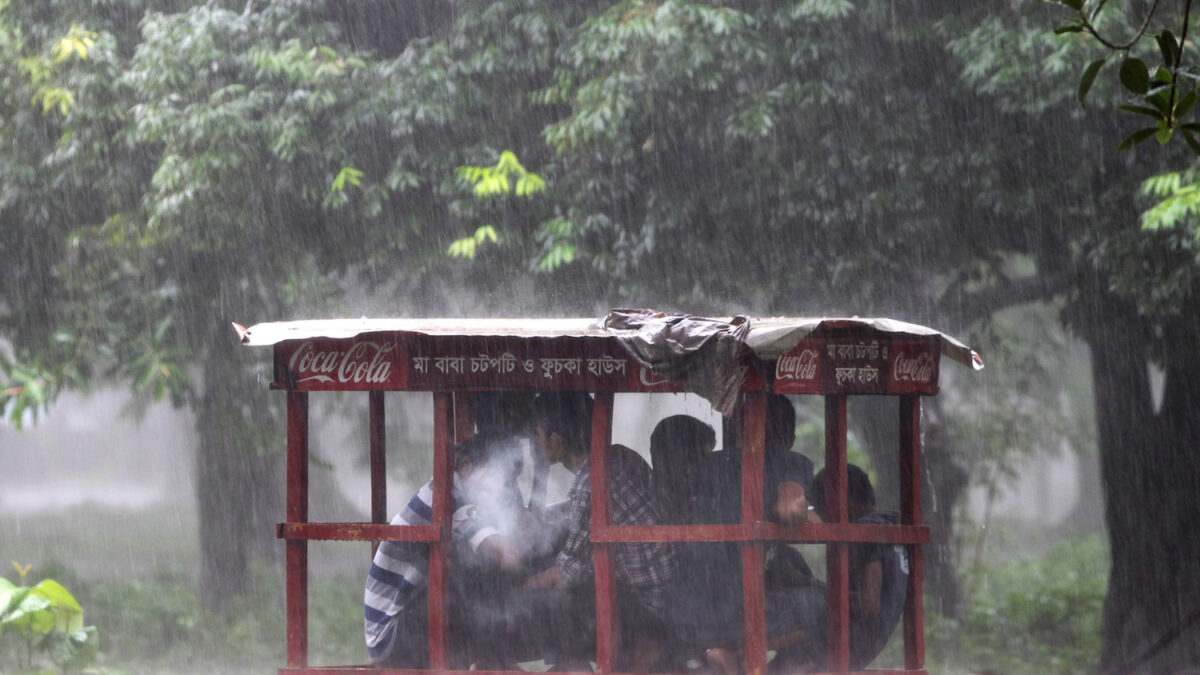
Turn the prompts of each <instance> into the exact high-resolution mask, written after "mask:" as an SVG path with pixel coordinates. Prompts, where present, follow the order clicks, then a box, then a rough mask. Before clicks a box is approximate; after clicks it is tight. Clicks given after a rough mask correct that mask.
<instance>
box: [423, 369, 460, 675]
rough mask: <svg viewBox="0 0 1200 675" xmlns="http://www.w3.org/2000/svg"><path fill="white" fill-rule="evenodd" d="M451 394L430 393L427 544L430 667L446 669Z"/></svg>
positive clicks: (451, 453) (451, 485)
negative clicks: (431, 534) (432, 538)
mask: <svg viewBox="0 0 1200 675" xmlns="http://www.w3.org/2000/svg"><path fill="white" fill-rule="evenodd" d="M451 404H452V401H451V395H450V394H449V393H446V392H434V394H433V519H432V523H431V524H432V526H433V528H434V529H436V530H437V532H438V541H437V542H435V543H431V544H430V545H429V668H430V669H431V670H445V669H446V668H447V662H446V638H447V634H448V633H449V630H448V618H449V613H448V609H447V607H446V604H447V602H446V595H447V584H446V557H447V553H448V552H449V550H450V545H451V543H450V533H451V526H452V524H453V520H452V514H453V510H454V498H453V495H452V494H451V491H452V490H453V485H454V483H453V481H454V447H453V444H452V443H451V440H450V434H451V433H452V431H453V429H452V427H451V424H452V422H453V421H452V419H451V416H452V414H453V411H452V410H451V407H452V405H451Z"/></svg>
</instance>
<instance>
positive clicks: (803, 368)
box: [775, 349, 821, 381]
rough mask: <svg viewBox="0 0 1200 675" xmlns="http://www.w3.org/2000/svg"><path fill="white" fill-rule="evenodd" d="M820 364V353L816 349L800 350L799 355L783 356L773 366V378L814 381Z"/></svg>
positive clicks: (789, 354)
mask: <svg viewBox="0 0 1200 675" xmlns="http://www.w3.org/2000/svg"><path fill="white" fill-rule="evenodd" d="M820 363H821V358H820V352H818V351H817V350H816V349H802V350H800V352H799V353H788V354H784V355H783V356H781V357H779V361H778V362H776V364H775V378H776V379H779V380H803V381H815V380H816V379H817V372H818V368H819V366H820Z"/></svg>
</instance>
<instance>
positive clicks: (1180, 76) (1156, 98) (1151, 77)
mask: <svg viewBox="0 0 1200 675" xmlns="http://www.w3.org/2000/svg"><path fill="white" fill-rule="evenodd" d="M1058 1H1059V2H1060V3H1061V4H1062V5H1064V6H1066V7H1067V8H1068V9H1070V10H1071V11H1072V12H1074V14H1075V17H1073V18H1071V19H1070V20H1068V21H1066V22H1065V23H1063V24H1062V25H1060V26H1059V27H1058V28H1056V29H1055V31H1054V32H1055V34H1058V35H1070V34H1074V33H1085V34H1087V35H1089V36H1090V37H1091V38H1092V39H1093V40H1095V42H1097V43H1099V44H1100V45H1102V46H1103V47H1105V48H1106V49H1107V50H1108V54H1106V55H1105V56H1104V57H1102V58H1099V59H1096V60H1094V61H1092V62H1091V63H1089V64H1088V66H1087V67H1086V68H1085V69H1084V71H1083V75H1082V76H1081V77H1080V80H1079V102H1080V103H1083V102H1084V100H1085V99H1086V97H1087V94H1088V92H1089V91H1090V90H1091V88H1092V85H1093V83H1094V82H1095V80H1096V77H1097V76H1098V75H1099V73H1100V71H1101V69H1102V68H1104V66H1105V65H1106V64H1107V63H1108V62H1109V61H1110V60H1116V59H1115V58H1114V57H1117V56H1118V55H1120V62H1121V65H1120V67H1119V69H1118V79H1119V80H1120V83H1121V85H1122V86H1123V87H1124V88H1125V89H1126V91H1127V92H1128V93H1129V94H1131V95H1132V96H1133V97H1135V100H1136V101H1137V103H1136V104H1123V105H1119V106H1118V108H1120V109H1121V110H1124V111H1125V112H1128V113H1131V114H1134V115H1141V116H1145V117H1149V118H1150V119H1151V120H1153V121H1154V122H1155V125H1154V126H1152V127H1145V128H1143V129H1140V130H1138V131H1135V132H1133V133H1132V134H1130V135H1129V136H1127V137H1126V138H1125V140H1123V141H1122V142H1121V144H1120V145H1119V146H1118V149H1121V150H1128V149H1130V148H1133V147H1135V146H1137V145H1140V144H1141V143H1144V142H1146V141H1148V140H1150V139H1151V138H1157V139H1158V142H1159V143H1160V144H1163V145H1165V144H1166V143H1167V142H1168V141H1169V140H1170V139H1171V137H1172V136H1173V135H1174V134H1175V132H1176V131H1179V132H1180V134H1181V135H1182V136H1183V138H1184V141H1186V143H1187V145H1188V147H1189V148H1191V149H1192V151H1193V152H1195V153H1197V154H1200V123H1195V122H1184V121H1183V120H1184V118H1185V117H1187V115H1188V113H1190V112H1191V110H1192V108H1193V107H1194V106H1195V104H1196V99H1197V96H1198V95H1200V89H1198V88H1197V84H1198V83H1200V69H1197V68H1195V67H1193V66H1191V65H1190V64H1189V65H1187V66H1185V65H1184V50H1185V49H1186V47H1187V45H1188V42H1187V34H1188V28H1189V25H1188V24H1189V21H1190V14H1191V7H1192V3H1191V0H1185V3H1184V11H1183V17H1182V18H1178V19H1177V18H1176V17H1174V16H1170V17H1168V19H1167V22H1168V23H1175V21H1178V23H1177V24H1175V25H1178V26H1179V32H1180V35H1179V37H1178V38H1177V37H1176V36H1175V33H1174V32H1172V31H1171V30H1170V29H1169V28H1163V29H1161V30H1159V31H1157V32H1153V31H1150V26H1151V23H1152V21H1153V20H1154V18H1155V14H1156V12H1157V10H1158V8H1159V3H1157V2H1156V3H1154V4H1153V5H1151V7H1150V8H1149V9H1147V10H1146V12H1145V18H1144V19H1142V20H1140V21H1139V24H1140V25H1139V26H1138V28H1137V30H1136V32H1135V33H1134V35H1133V36H1132V37H1130V38H1128V39H1127V40H1120V41H1117V40H1113V39H1111V38H1106V37H1105V36H1104V32H1105V30H1104V29H1105V27H1104V26H1103V25H1102V23H1103V22H1102V18H1101V14H1102V13H1103V12H1105V11H1106V9H1107V11H1108V12H1109V13H1110V15H1111V14H1112V13H1115V12H1114V10H1113V8H1112V7H1111V6H1109V4H1108V2H1107V0H1095V1H1093V2H1085V1H1084V0H1058ZM1144 42H1145V43H1151V44H1152V45H1153V46H1155V47H1157V54H1156V55H1155V56H1156V60H1160V61H1161V65H1157V66H1154V67H1153V68H1151V66H1149V65H1147V63H1146V61H1145V60H1144V59H1143V58H1141V56H1140V55H1139V53H1141V52H1144V51H1146V50H1145V48H1144V45H1143V43H1144Z"/></svg>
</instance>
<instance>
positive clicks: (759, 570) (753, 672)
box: [741, 391, 767, 675]
mask: <svg viewBox="0 0 1200 675" xmlns="http://www.w3.org/2000/svg"><path fill="white" fill-rule="evenodd" d="M744 405H745V410H744V413H743V414H744V417H743V418H742V441H743V445H742V524H743V525H748V524H750V523H756V522H759V521H761V520H762V519H763V468H764V465H765V457H766V455H765V452H766V451H765V448H766V428H767V426H766V420H767V395H766V393H765V392H761V391H753V392H748V393H746V396H745V401H744ZM741 548H742V617H743V622H744V625H745V631H746V655H745V657H746V675H764V674H765V673H766V672H767V617H766V589H765V586H764V578H763V543H762V542H761V541H747V542H743V543H742V544H741Z"/></svg>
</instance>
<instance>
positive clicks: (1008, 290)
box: [937, 274, 1069, 325]
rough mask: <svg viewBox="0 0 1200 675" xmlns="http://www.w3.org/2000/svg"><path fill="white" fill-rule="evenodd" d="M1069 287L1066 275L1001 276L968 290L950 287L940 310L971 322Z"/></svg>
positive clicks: (959, 285) (941, 300)
mask: <svg viewBox="0 0 1200 675" xmlns="http://www.w3.org/2000/svg"><path fill="white" fill-rule="evenodd" d="M1068 287H1069V284H1068V279H1067V276H1066V275H1065V274H1037V275H1033V276H1028V277H1021V278H1019V279H1009V278H1007V277H1001V278H1000V279H999V280H997V281H996V283H994V284H992V285H991V286H987V287H984V288H980V289H977V290H967V287H966V285H965V284H963V283H956V284H953V285H951V287H950V288H948V289H946V292H945V293H943V294H942V297H940V298H938V301H937V309H938V311H939V312H941V313H943V314H945V315H947V316H954V317H958V319H959V320H960V321H961V322H962V325H969V324H972V323H975V322H976V321H978V320H980V319H983V318H986V317H988V316H991V315H992V314H994V313H996V312H998V311H1000V310H1002V309H1007V308H1009V307H1016V306H1017V305H1024V304H1028V303H1031V302H1037V301H1039V300H1049V299H1051V298H1053V297H1054V296H1056V295H1058V294H1059V293H1062V292H1064V291H1066V290H1067V289H1068Z"/></svg>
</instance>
